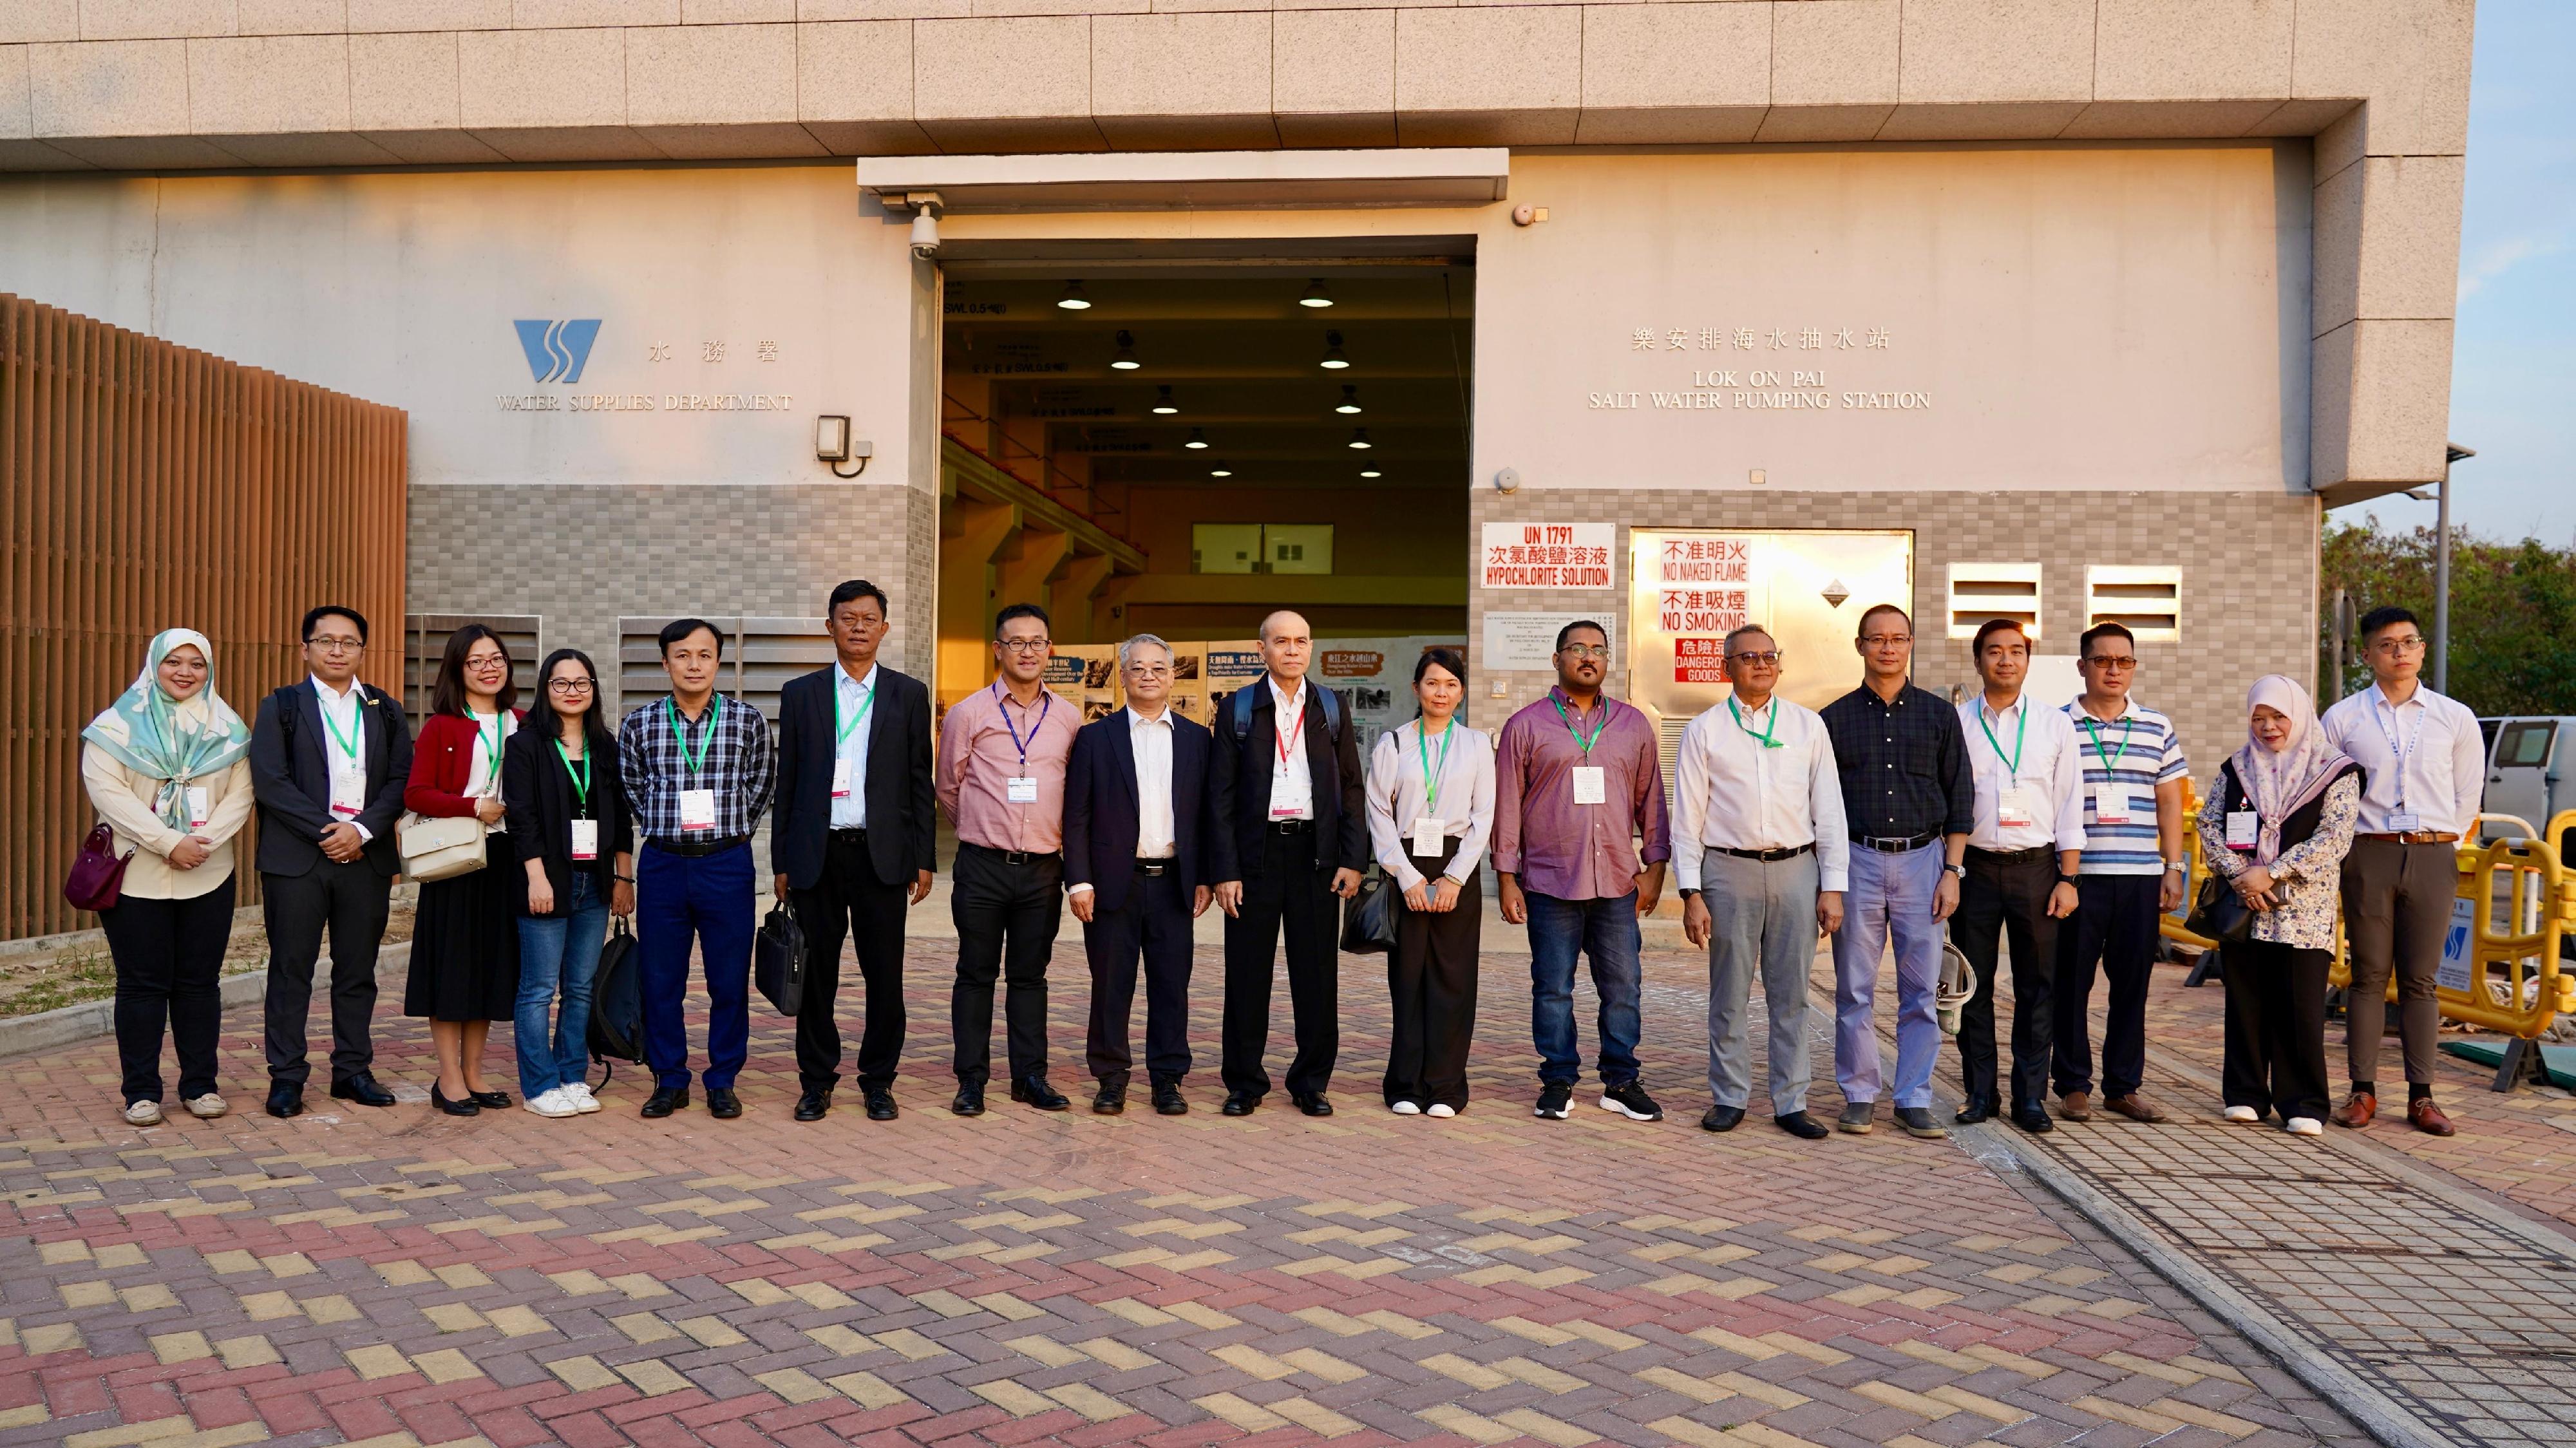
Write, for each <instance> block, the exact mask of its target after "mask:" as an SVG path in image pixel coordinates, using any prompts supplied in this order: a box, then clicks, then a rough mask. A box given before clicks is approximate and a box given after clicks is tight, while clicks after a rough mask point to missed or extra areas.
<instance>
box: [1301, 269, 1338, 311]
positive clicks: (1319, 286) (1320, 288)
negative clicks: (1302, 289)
mask: <svg viewBox="0 0 2576 1448" xmlns="http://www.w3.org/2000/svg"><path fill="white" fill-rule="evenodd" d="M1332 304H1333V299H1332V298H1331V297H1328V296H1326V295H1324V279H1323V278H1322V277H1317V278H1315V279H1314V280H1313V281H1310V282H1308V283H1306V295H1304V296H1302V297H1299V298H1298V299H1297V305H1299V306H1301V307H1313V308H1316V309H1317V310H1319V311H1320V310H1321V309H1323V308H1325V307H1329V306H1331V305H1332Z"/></svg>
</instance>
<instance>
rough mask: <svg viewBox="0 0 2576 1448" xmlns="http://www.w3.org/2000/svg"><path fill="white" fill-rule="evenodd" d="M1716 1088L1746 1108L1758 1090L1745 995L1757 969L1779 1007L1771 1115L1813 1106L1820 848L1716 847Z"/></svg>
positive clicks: (1722, 1101) (1712, 860)
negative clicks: (1811, 983)
mask: <svg viewBox="0 0 2576 1448" xmlns="http://www.w3.org/2000/svg"><path fill="white" fill-rule="evenodd" d="M1699 880H1700V891H1701V898H1702V899H1703V900H1704V901H1705V902H1706V903H1707V905H1708V915H1709V938H1708V1094H1709V1095H1710V1096H1711V1097H1712V1098H1713V1099H1714V1100H1715V1101H1716V1103H1717V1104H1718V1105H1720V1106H1733V1107H1739V1108H1740V1107H1742V1106H1743V1105H1744V1104H1745V1102H1746V1100H1747V1099H1748V1098H1749V1097H1750V1096H1751V1095H1752V1092H1753V1079H1752V1078H1753V1061H1752V1055H1751V1052H1750V1049H1749V1048H1748V1046H1747V1045H1746V1043H1745V1022H1744V1012H1745V999H1746V997H1747V995H1748V994H1749V993H1750V992H1751V988H1752V985H1753V975H1754V972H1755V971H1757V970H1758V971H1760V972H1761V975H1762V996H1763V1000H1764V1003H1765V1004H1766V1005H1767V1006H1768V1007H1769V1010H1770V1015H1771V1114H1772V1115H1774V1116H1786V1115H1788V1114H1790V1113H1791V1112H1793V1111H1804V1110H1806V1109H1807V1083H1808V1076H1809V1072H1808V1066H1807V972H1808V970H1809V969H1810V968H1811V967H1812V966H1813V965H1814V963H1815V958H1816V889H1817V878H1816V855H1815V852H1814V851H1813V850H1810V851H1808V852H1807V853H1806V854H1803V855H1799V856H1796V857H1794V858H1792V859H1786V860H1775V861H1773V862H1771V863H1769V864H1765V863H1763V862H1762V861H1760V860H1747V859H1742V858H1740V857H1738V856H1735V855H1728V854H1721V853H1720V852H1718V851H1716V850H1709V851H1707V853H1706V854H1705V855H1703V856H1702V857H1701V862H1700V875H1699Z"/></svg>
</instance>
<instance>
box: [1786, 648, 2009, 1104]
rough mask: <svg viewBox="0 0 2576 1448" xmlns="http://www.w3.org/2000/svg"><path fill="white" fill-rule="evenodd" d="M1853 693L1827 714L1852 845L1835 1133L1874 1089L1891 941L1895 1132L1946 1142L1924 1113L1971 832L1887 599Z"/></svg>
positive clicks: (1956, 765) (1965, 769)
mask: <svg viewBox="0 0 2576 1448" xmlns="http://www.w3.org/2000/svg"><path fill="white" fill-rule="evenodd" d="M1852 647H1853V648H1854V649H1855V650H1856V651H1857V652H1858V653H1859V654H1860V659H1861V686H1860V687H1859V688H1857V689H1854V690H1852V691H1851V692H1850V693H1848V694H1845V695H1843V696H1842V697H1841V698H1839V699H1836V700H1835V701H1834V702H1832V703H1830V704H1828V705H1826V706H1825V708H1824V711H1823V718H1824V721H1825V732H1826V733H1827V734H1828V735H1830V736H1831V737H1832V739H1833V748H1834V765H1835V767H1836V768H1837V769H1839V770H1840V771H1841V772H1842V785H1843V811H1844V814H1845V816H1846V823H1847V827H1848V828H1849V829H1850V831H1851V838H1852V843H1853V844H1855V845H1857V846H1859V848H1858V849H1855V850H1853V851H1852V855H1851V888H1850V889H1849V890H1847V891H1845V892H1844V895H1843V928H1842V929H1840V930H1838V931H1836V932H1834V1081H1835V1083H1836V1084H1837V1085H1839V1086H1840V1087H1841V1088H1842V1093H1843V1112H1842V1117H1841V1119H1840V1120H1838V1121H1837V1122H1835V1123H1834V1126H1835V1129H1836V1130H1838V1131H1847V1132H1850V1133H1852V1134H1853V1135H1856V1136H1857V1135H1863V1134H1866V1133H1867V1132H1868V1131H1869V1129H1870V1118H1871V1115H1872V1113H1873V1112H1874V1111H1875V1109H1876V1106H1875V1103H1876V1102H1877V1100H1878V1093H1879V1088H1880V1085H1881V1081H1880V1073H1879V1068H1878V1030H1877V1026H1876V1025H1875V1023H1874V1022H1873V1021H1872V1019H1871V1011H1872V1008H1873V1006H1874V1005H1875V1003H1876V1000H1877V995H1878V962H1879V957H1880V956H1881V955H1882V954H1883V953H1885V951H1886V949H1887V946H1888V942H1889V939H1890V937H1891V936H1892V937H1893V938H1894V941H1895V946H1896V1124H1897V1125H1899V1126H1901V1127H1903V1128H1904V1129H1905V1133H1906V1134H1907V1135H1909V1136H1919V1137H1927V1138H1928V1137H1941V1136H1947V1135H1949V1132H1948V1131H1947V1130H1946V1129H1944V1128H1943V1127H1942V1126H1941V1124H1940V1123H1939V1122H1937V1121H1934V1120H1933V1119H1932V1065H1933V1062H1934V1060H1935V1058H1936V1057H1938V1056H1939V1054H1940V1050H1941V1021H1940V1017H1939V1014H1938V1010H1937V1007H1936V1005H1935V1003H1934V996H1935V994H1936V993H1937V992H1938V991H1939V989H1940V986H1941V922H1942V921H1944V920H1947V919H1949V918H1950V915H1951V913H1952V912H1953V911H1956V910H1957V909H1958V908H1959V881H1960V878H1961V877H1962V876H1964V875H1966V873H1967V866H1966V864H1965V863H1964V861H1965V860H1966V857H1967V852H1968V835H1969V832H1970V831H1972V830H1974V829H1975V828H1976V824H1977V810H1976V805H1977V789H1976V779H1975V774H1974V772H1973V770H1972V769H1971V767H1970V765H1969V761H1968V744H1967V736H1966V735H1965V734H1963V733H1962V732H1961V730H1960V727H1959V716H1958V713H1957V712H1956V711H1954V710H1953V709H1952V708H1951V707H1950V703H1949V701H1948V700H1946V699H1943V698H1942V697H1941V696H1939V695H1938V694H1934V693H1932V692H1930V691H1929V690H1925V689H1918V688H1916V687H1914V685H1913V684H1912V683H1911V682H1910V675H1911V674H1912V673H1913V668H1914V620H1913V619H1912V618H1911V617H1910V616H1909V615H1907V613H1906V612H1905V610H1904V609H1901V608H1899V607H1897V606H1896V605H1895V604H1892V603H1882V604H1877V605H1875V606H1873V607H1871V608H1870V609H1868V610H1867V611H1865V612H1863V613H1862V614H1861V616H1860V630H1859V637H1857V638H1856V639H1854V640H1853V643H1852Z"/></svg>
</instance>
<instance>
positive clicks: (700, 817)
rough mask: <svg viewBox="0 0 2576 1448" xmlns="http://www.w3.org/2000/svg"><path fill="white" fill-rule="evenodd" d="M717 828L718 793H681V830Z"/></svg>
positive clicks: (709, 790)
mask: <svg viewBox="0 0 2576 1448" xmlns="http://www.w3.org/2000/svg"><path fill="white" fill-rule="evenodd" d="M715 827H716V792H715V791H714V790H712V789H684V790H681V791H680V828H682V829H684V830H711V829H714V828H715Z"/></svg>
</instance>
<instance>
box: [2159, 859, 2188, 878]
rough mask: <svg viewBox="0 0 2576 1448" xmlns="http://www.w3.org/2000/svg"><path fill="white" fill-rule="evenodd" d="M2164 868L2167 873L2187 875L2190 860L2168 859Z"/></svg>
mask: <svg viewBox="0 0 2576 1448" xmlns="http://www.w3.org/2000/svg"><path fill="white" fill-rule="evenodd" d="M2165 870H2166V872H2167V873H2168V874H2178V875H2188V874H2190V873H2191V861H2189V860H2168V861H2166V862H2165Z"/></svg>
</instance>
